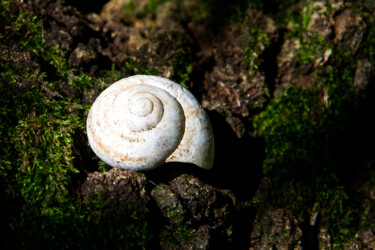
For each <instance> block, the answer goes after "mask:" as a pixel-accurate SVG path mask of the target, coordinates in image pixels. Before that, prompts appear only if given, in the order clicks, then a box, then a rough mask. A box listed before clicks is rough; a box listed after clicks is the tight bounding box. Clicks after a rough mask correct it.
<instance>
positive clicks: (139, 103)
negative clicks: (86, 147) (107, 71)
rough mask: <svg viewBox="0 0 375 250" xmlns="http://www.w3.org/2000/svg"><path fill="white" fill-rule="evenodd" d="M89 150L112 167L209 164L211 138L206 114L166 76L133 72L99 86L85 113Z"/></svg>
mask: <svg viewBox="0 0 375 250" xmlns="http://www.w3.org/2000/svg"><path fill="white" fill-rule="evenodd" d="M87 136H88V139H89V143H90V146H91V148H92V149H93V151H94V152H95V153H96V154H97V155H98V157H99V158H101V159H102V160H103V161H104V162H106V163H107V164H109V165H110V166H112V167H122V168H125V169H135V170H145V169H152V168H155V167H157V166H159V165H161V164H162V163H164V162H168V161H179V162H189V163H194V164H196V165H197V166H199V167H202V168H211V167H212V163H213V154H214V143H213V134H212V130H211V125H210V123H209V120H208V117H207V114H206V113H205V112H204V110H203V109H202V108H201V107H200V105H199V103H198V102H197V100H196V99H195V98H194V96H193V95H192V94H191V93H190V92H189V91H188V90H186V89H184V88H182V87H181V86H180V85H179V84H176V83H174V82H172V81H170V80H168V79H165V78H162V77H157V76H145V75H137V76H132V77H128V78H124V79H122V80H120V81H118V82H116V83H114V84H112V85H111V86H110V87H109V88H107V89H106V90H105V91H103V92H102V93H101V94H100V96H99V97H98V98H97V99H96V100H95V102H94V104H93V105H92V107H91V109H90V112H89V115H88V118H87Z"/></svg>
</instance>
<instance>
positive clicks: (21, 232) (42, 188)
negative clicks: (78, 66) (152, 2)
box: [0, 1, 150, 249]
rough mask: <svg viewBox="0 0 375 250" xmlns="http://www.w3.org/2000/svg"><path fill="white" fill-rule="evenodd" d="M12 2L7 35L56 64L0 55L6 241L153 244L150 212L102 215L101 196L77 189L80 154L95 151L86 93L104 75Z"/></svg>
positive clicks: (6, 7) (0, 168)
mask: <svg viewBox="0 0 375 250" xmlns="http://www.w3.org/2000/svg"><path fill="white" fill-rule="evenodd" d="M12 6H13V3H12V2H11V1H2V2H1V5H0V7H1V9H0V19H1V23H2V24H3V25H2V26H1V27H0V34H2V35H1V36H0V37H1V38H0V43H1V44H2V45H4V46H6V44H9V43H12V44H14V45H15V46H17V45H20V46H22V48H20V51H21V52H22V51H28V53H26V54H31V56H32V58H33V60H34V59H35V61H36V62H38V63H39V62H40V64H35V65H36V66H38V65H48V72H44V71H43V68H37V69H31V68H26V67H21V66H20V67H18V66H15V65H14V64H15V63H12V62H4V61H1V62H0V93H1V98H0V135H1V136H0V146H1V154H0V163H1V164H0V174H1V176H0V188H1V190H0V191H1V193H0V194H4V196H2V200H1V202H2V204H3V205H4V211H5V212H6V215H7V216H6V220H4V221H3V220H2V223H1V228H2V229H5V231H6V232H7V234H6V239H5V240H4V241H2V242H1V243H0V248H9V246H11V248H37V249H40V248H41V249H52V248H58V249H62V248H78V249H80V248H81V249H83V248H101V246H102V247H104V248H109V247H112V246H115V248H141V249H143V248H145V245H146V244H147V242H149V235H150V234H149V232H148V231H147V223H146V222H145V219H144V216H145V215H143V214H142V215H140V214H135V213H133V212H132V211H130V212H127V213H124V214H121V217H119V218H117V217H116V216H117V215H119V214H116V213H111V214H109V215H106V216H102V214H101V213H100V211H101V210H103V207H104V206H105V204H102V203H100V199H98V201H92V202H90V203H89V204H85V205H84V204H82V203H81V200H80V198H79V197H77V195H76V193H75V191H76V190H75V188H76V187H75V181H76V180H78V179H79V174H80V173H82V172H83V169H82V165H81V163H80V161H79V159H76V156H77V155H80V154H81V153H84V152H82V151H85V150H87V151H88V148H87V147H88V145H87V143H86V139H85V119H86V116H87V112H88V108H89V107H88V106H85V105H82V100H81V97H82V94H83V93H84V92H85V91H87V90H89V89H90V88H92V86H93V85H94V84H99V83H101V80H100V79H92V78H91V77H89V76H88V75H87V74H85V73H81V72H77V71H75V70H73V69H70V68H69V66H68V63H67V60H66V53H65V52H64V51H61V49H60V48H59V47H57V46H49V45H48V44H47V43H46V41H45V40H44V37H43V29H44V27H43V22H42V21H41V20H39V19H38V18H37V17H35V16H32V15H31V14H29V13H19V14H18V13H17V14H12V13H13V12H11V11H10V9H11V8H16V7H15V6H13V7H12ZM4 27H7V29H5V28H4ZM4 37H7V39H8V41H6V42H4V40H3V39H4ZM49 79H53V81H52V80H49ZM66 89H69V92H71V94H67V92H66ZM3 202H4V203H3ZM116 205H117V204H113V207H116ZM116 208H118V207H116ZM119 216H120V215H119ZM4 218H5V216H4ZM109 222H111V223H112V224H110V225H109V224H108V223H109ZM3 223H5V224H3ZM124 225H125V226H124Z"/></svg>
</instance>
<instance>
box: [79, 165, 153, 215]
mask: <svg viewBox="0 0 375 250" xmlns="http://www.w3.org/2000/svg"><path fill="white" fill-rule="evenodd" d="M145 183H146V178H145V177H144V176H143V175H141V174H139V173H137V172H136V171H133V170H124V169H121V168H113V169H111V170H110V171H108V172H106V173H99V172H94V173H90V174H89V175H88V177H87V179H86V181H85V182H84V183H83V185H82V188H81V189H82V191H81V194H82V197H83V200H84V201H89V200H90V199H93V198H95V197H97V196H98V195H99V196H100V197H102V198H104V199H105V201H106V202H110V201H113V200H121V201H122V203H123V204H122V208H123V209H124V211H127V212H129V211H131V212H132V211H136V212H140V213H144V212H145V210H146V207H147V204H148V201H149V196H148V195H147V193H146V191H145Z"/></svg>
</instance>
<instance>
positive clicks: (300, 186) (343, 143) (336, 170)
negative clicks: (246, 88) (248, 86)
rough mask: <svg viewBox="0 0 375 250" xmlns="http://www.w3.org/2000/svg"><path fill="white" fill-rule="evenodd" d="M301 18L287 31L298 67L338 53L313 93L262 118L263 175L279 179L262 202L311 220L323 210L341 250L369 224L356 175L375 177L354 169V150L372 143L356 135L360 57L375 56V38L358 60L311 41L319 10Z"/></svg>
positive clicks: (293, 97)
mask: <svg viewBox="0 0 375 250" xmlns="http://www.w3.org/2000/svg"><path fill="white" fill-rule="evenodd" d="M299 15H300V16H298V14H296V12H294V11H292V12H291V14H290V16H287V19H288V20H289V21H290V20H292V21H293V22H294V23H295V25H296V26H295V28H294V29H292V30H290V31H288V33H286V37H287V38H288V37H295V38H297V39H299V40H300V42H301V46H300V50H299V51H298V53H296V59H297V60H296V61H297V64H299V65H306V64H310V63H313V62H314V61H315V60H316V56H317V55H318V54H319V53H318V51H324V50H327V49H329V50H332V54H331V56H330V59H329V62H328V63H327V65H326V66H324V67H321V68H318V69H317V70H316V71H315V73H314V74H315V75H314V86H313V87H309V88H308V89H301V88H299V87H290V88H289V89H287V90H286V91H285V93H284V94H283V95H281V96H278V97H277V98H274V99H271V100H270V102H269V103H268V104H267V105H266V106H265V107H264V109H263V111H262V112H260V113H259V114H258V115H257V116H255V117H254V119H253V126H254V128H255V131H257V133H258V135H260V136H261V137H263V138H264V147H265V154H266V159H265V160H264V162H263V171H264V173H265V175H266V176H268V177H269V178H270V180H271V187H270V189H269V192H268V193H267V197H266V198H264V197H263V198H262V197H255V199H254V200H256V201H257V202H261V203H266V204H267V205H268V206H271V207H284V208H287V209H290V210H292V211H294V212H295V213H297V214H299V215H301V216H302V217H305V218H308V217H309V214H310V212H311V211H310V210H311V209H312V208H313V207H315V208H316V209H317V211H320V212H321V215H322V221H321V223H322V226H323V227H326V228H328V231H329V233H330V235H331V236H332V239H333V244H334V246H335V247H340V246H342V244H343V243H344V242H349V241H351V240H352V239H353V237H354V236H355V232H356V231H357V230H358V229H359V228H362V227H364V226H366V224H365V218H366V211H364V209H363V208H362V204H363V203H364V201H365V198H364V197H363V196H362V195H361V194H360V193H358V192H357V191H355V189H353V188H352V186H351V184H352V181H353V180H352V178H351V177H352V176H355V174H356V173H355V172H356V171H358V172H361V171H363V172H364V173H367V176H368V178H370V177H371V175H370V174H369V173H370V172H369V170H366V169H364V168H359V167H358V166H356V165H353V164H361V163H359V162H356V163H349V162H350V160H349V159H350V157H353V155H354V154H355V150H354V151H349V152H347V150H349V149H350V148H352V145H367V144H368V142H366V139H365V138H356V137H355V136H353V131H356V130H358V128H357V127H356V126H357V125H356V122H355V121H354V120H353V119H356V118H353V117H356V116H357V115H356V112H357V109H358V107H357V106H356V105H357V104H356V101H355V100H356V93H355V90H354V83H353V82H354V75H355V71H356V62H357V60H358V58H362V57H364V54H362V53H373V50H372V47H371V46H369V41H371V40H372V36H373V35H369V36H368V37H367V38H366V39H365V40H364V41H363V42H362V43H361V45H360V50H359V51H358V53H357V54H356V55H355V56H352V55H350V54H349V52H348V51H345V50H342V49H337V48H334V47H333V46H332V45H330V44H329V43H328V42H327V41H325V40H324V39H322V38H321V37H319V36H317V37H315V38H314V37H309V39H306V38H304V34H305V33H304V32H306V27H307V24H308V22H309V16H310V15H311V11H310V10H309V8H305V9H304V10H303V12H302V13H301V14H299ZM365 16H366V15H365ZM297 20H299V21H297ZM369 20H371V18H369ZM364 51H366V52H364ZM369 147H373V145H369ZM354 168H355V169H356V170H353V169H354ZM362 174H363V173H362ZM367 226H368V225H367Z"/></svg>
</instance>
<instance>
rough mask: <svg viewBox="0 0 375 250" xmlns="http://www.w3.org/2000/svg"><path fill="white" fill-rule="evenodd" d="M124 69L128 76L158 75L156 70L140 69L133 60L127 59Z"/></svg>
mask: <svg viewBox="0 0 375 250" xmlns="http://www.w3.org/2000/svg"><path fill="white" fill-rule="evenodd" d="M124 66H125V69H126V70H127V71H128V73H129V75H158V74H159V72H158V71H157V70H151V71H150V70H149V69H146V68H144V67H142V66H141V65H140V64H139V63H138V62H136V61H135V60H134V59H133V58H131V57H129V58H128V59H127V61H126V62H125V65H124Z"/></svg>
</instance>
